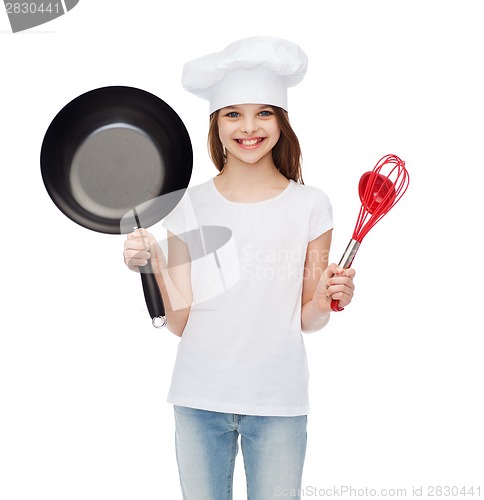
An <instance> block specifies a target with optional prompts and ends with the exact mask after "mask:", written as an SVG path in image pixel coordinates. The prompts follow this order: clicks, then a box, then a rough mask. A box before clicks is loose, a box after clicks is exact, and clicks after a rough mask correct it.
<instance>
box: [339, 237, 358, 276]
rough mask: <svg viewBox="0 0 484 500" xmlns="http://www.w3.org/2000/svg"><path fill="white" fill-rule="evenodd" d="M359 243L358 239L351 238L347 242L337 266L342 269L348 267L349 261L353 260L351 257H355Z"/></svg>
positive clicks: (349, 265)
mask: <svg viewBox="0 0 484 500" xmlns="http://www.w3.org/2000/svg"><path fill="white" fill-rule="evenodd" d="M360 245H361V243H360V242H359V241H356V240H353V239H351V240H350V242H349V243H348V246H347V247H346V250H345V253H344V254H343V257H341V260H340V261H339V264H338V266H340V267H342V268H343V269H348V268H349V267H351V263H352V262H353V259H354V258H355V255H356V252H357V251H358V248H360Z"/></svg>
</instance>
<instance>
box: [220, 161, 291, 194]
mask: <svg viewBox="0 0 484 500" xmlns="http://www.w3.org/2000/svg"><path fill="white" fill-rule="evenodd" d="M214 182H215V186H216V188H217V189H218V191H219V192H220V193H221V194H222V195H223V196H224V197H225V198H227V199H228V200H230V201H236V202H241V203H244V202H245V203H251V202H257V201H264V200H267V199H270V198H274V197H275V196H277V195H278V194H279V193H281V192H282V191H284V189H286V188H287V186H288V184H289V180H288V179H287V178H286V177H285V176H284V175H283V174H281V173H280V172H279V170H278V169H277V167H276V166H275V165H274V163H273V162H272V159H271V161H270V162H259V163H257V164H247V163H242V162H237V161H234V162H231V161H228V162H227V164H226V165H225V166H224V169H223V170H222V172H221V173H220V174H219V175H218V176H217V177H216V178H215V180H214Z"/></svg>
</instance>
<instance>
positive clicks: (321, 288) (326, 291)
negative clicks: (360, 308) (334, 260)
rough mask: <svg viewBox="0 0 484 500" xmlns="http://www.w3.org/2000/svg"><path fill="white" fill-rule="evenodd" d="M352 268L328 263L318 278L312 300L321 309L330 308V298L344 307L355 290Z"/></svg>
mask: <svg viewBox="0 0 484 500" xmlns="http://www.w3.org/2000/svg"><path fill="white" fill-rule="evenodd" d="M354 277H355V270H354V269H353V268H349V269H343V268H342V267H339V266H338V265H337V264H330V265H329V266H328V267H327V268H326V270H325V271H324V273H323V275H322V276H321V279H320V280H319V283H318V286H317V288H316V292H315V293H314V298H313V299H314V300H315V301H316V302H317V304H318V307H320V309H321V310H328V309H329V310H331V300H338V301H339V305H340V307H346V306H347V305H348V304H349V303H350V302H351V300H352V298H353V294H354V292H355V284H354V283H353V278H354Z"/></svg>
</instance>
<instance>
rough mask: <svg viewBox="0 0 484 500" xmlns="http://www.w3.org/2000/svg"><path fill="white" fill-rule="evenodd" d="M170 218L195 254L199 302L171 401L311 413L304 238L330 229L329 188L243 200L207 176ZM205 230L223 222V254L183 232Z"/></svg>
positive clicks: (293, 187) (243, 410)
mask: <svg viewBox="0 0 484 500" xmlns="http://www.w3.org/2000/svg"><path fill="white" fill-rule="evenodd" d="M163 225H164V226H165V228H166V229H168V230H169V231H171V232H173V233H174V234H176V235H179V237H180V238H181V239H184V240H185V241H186V242H187V245H188V247H189V250H190V252H192V251H193V253H194V255H193V257H192V259H193V260H192V263H191V268H192V271H191V274H192V289H193V296H194V303H193V305H192V307H191V310H190V315H189V318H188V322H187V325H186V327H185V330H184V332H183V336H182V338H181V340H180V343H179V347H178V353H177V358H176V362H175V366H174V370H173V376H172V381H171V387H170V390H169V394H168V402H170V403H173V404H175V405H179V406H188V407H192V408H198V409H204V410H211V411H218V412H225V413H237V414H244V415H266V416H296V415H306V414H307V413H308V412H309V398H308V378H309V372H308V365H307V358H306V351H305V347H304V341H303V336H302V332H301V293H302V283H303V274H304V262H305V257H306V250H307V245H308V243H309V242H310V241H311V240H313V239H315V238H317V237H318V236H320V235H321V234H323V233H324V232H326V231H328V230H329V229H331V228H332V226H333V223H332V210H331V205H330V202H329V199H328V197H327V196H326V194H325V193H324V192H323V191H321V190H320V189H318V188H315V187H310V186H306V185H302V184H299V183H296V182H294V181H290V183H289V185H288V186H287V188H286V189H285V190H284V191H282V192H281V193H280V194H279V195H277V196H276V197H274V198H271V199H268V200H265V201H261V202H255V203H237V202H232V201H229V200H227V199H226V198H225V197H224V196H222V194H221V193H220V192H219V191H218V190H217V188H216V187H215V184H214V181H213V179H210V180H209V181H208V182H205V183H203V184H200V185H198V186H195V187H191V188H190V189H188V190H187V192H186V194H185V196H184V198H183V199H182V201H181V202H180V204H179V205H178V206H177V207H176V208H175V210H174V211H173V212H172V213H171V214H170V215H168V217H167V218H166V219H165V220H164V222H163ZM204 227H212V228H213V227H219V228H225V229H223V230H224V231H225V233H224V235H225V236H224V237H223V238H221V239H220V240H219V242H220V245H221V248H220V249H219V250H218V251H214V248H212V249H211V250H210V251H207V256H206V257H205V258H200V251H199V249H198V250H197V252H198V253H197V255H195V249H192V248H190V247H191V240H192V238H186V234H187V232H188V231H191V233H190V234H192V233H193V231H194V230H196V229H197V228H198V229H200V228H202V230H203V228H204ZM228 236H230V239H229V240H228ZM227 240H228V241H227ZM194 246H197V245H194ZM212 246H213V245H212ZM215 246H216V245H215ZM215 250H217V249H216V248H215Z"/></svg>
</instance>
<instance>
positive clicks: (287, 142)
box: [208, 106, 304, 184]
mask: <svg viewBox="0 0 484 500" xmlns="http://www.w3.org/2000/svg"><path fill="white" fill-rule="evenodd" d="M271 108H272V109H273V110H274V115H275V117H276V119H277V122H278V124H279V127H280V128H281V136H280V137H279V140H278V141H277V143H276V145H275V146H274V147H273V148H272V160H273V161H274V164H275V166H276V167H277V169H278V170H279V171H280V172H281V174H282V175H284V176H285V177H286V178H287V179H292V180H293V181H296V182H299V183H300V184H304V182H303V178H302V172H301V162H302V155H301V146H300V145H299V140H298V138H297V136H296V133H295V132H294V130H293V129H292V127H291V124H290V123H289V115H288V113H287V111H286V110H285V109H282V108H279V107H277V106H271ZM219 113H220V110H217V111H214V112H213V113H212V114H211V115H210V126H209V130H208V153H209V155H210V159H211V160H212V162H213V164H214V165H215V166H216V167H217V170H218V171H219V172H221V171H222V170H223V168H224V165H225V154H224V148H223V146H222V143H221V142H220V138H219V130H218V115H219Z"/></svg>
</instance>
